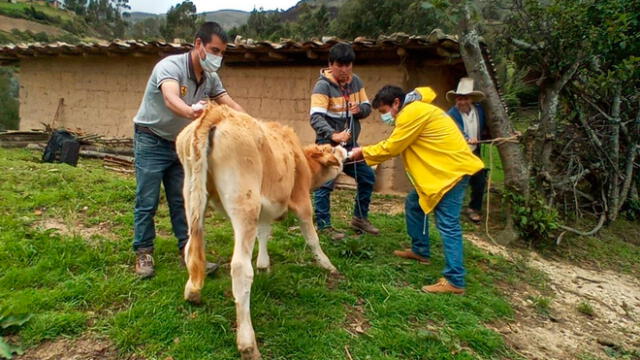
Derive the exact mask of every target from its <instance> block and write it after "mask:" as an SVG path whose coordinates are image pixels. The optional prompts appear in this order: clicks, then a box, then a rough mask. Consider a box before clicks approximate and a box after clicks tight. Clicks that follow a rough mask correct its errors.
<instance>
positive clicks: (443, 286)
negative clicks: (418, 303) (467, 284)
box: [422, 278, 464, 295]
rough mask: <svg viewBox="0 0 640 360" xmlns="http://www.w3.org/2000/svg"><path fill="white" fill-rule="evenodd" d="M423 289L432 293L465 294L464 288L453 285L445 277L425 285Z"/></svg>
mask: <svg viewBox="0 0 640 360" xmlns="http://www.w3.org/2000/svg"><path fill="white" fill-rule="evenodd" d="M422 291H424V292H426V293H431V294H440V293H442V294H456V295H463V294H464V289H463V288H459V287H456V286H453V285H451V283H449V281H447V279H445V278H440V279H439V280H438V282H437V283H435V284H433V285H425V286H423V287H422Z"/></svg>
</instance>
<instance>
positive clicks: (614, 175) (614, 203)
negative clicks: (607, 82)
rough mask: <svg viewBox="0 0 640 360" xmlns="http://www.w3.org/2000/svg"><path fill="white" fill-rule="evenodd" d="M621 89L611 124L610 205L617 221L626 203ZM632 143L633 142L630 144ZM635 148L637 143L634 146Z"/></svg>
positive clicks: (612, 112) (616, 94) (617, 95)
mask: <svg viewBox="0 0 640 360" xmlns="http://www.w3.org/2000/svg"><path fill="white" fill-rule="evenodd" d="M621 91H622V90H621V89H620V87H618V88H617V89H616V92H615V95H614V97H613V106H612V109H611V125H612V134H611V142H610V144H611V145H610V147H609V151H610V154H611V160H612V161H613V164H614V165H615V166H614V167H613V168H612V169H611V170H610V171H609V199H610V201H611V204H610V205H609V221H615V219H616V218H617V217H618V212H619V211H620V208H621V207H622V204H623V203H624V200H625V199H623V198H621V197H620V185H621V184H620V122H621V119H620V105H621V101H622V99H621ZM629 145H632V144H629ZM633 148H634V150H635V145H634V146H633ZM631 164H632V165H631V169H632V170H633V163H631Z"/></svg>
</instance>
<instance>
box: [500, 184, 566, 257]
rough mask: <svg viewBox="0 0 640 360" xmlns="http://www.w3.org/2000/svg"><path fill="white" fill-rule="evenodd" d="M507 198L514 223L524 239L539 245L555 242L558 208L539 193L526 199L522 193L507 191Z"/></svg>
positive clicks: (544, 245) (557, 226)
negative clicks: (550, 205)
mask: <svg viewBox="0 0 640 360" xmlns="http://www.w3.org/2000/svg"><path fill="white" fill-rule="evenodd" d="M505 199H506V200H507V201H508V202H509V203H510V204H511V208H512V211H513V213H512V216H513V220H514V224H515V226H516V229H517V230H518V233H519V235H520V237H521V238H522V239H526V240H527V241H528V242H529V244H530V245H534V246H537V247H546V246H548V245H550V244H552V243H553V239H554V233H555V231H556V230H557V229H558V228H559V223H558V211H557V210H556V209H554V208H551V207H549V206H547V204H546V203H545V202H544V200H543V199H542V198H541V196H539V195H537V194H534V195H531V196H530V197H529V199H525V198H524V196H522V195H521V194H516V193H513V192H505Z"/></svg>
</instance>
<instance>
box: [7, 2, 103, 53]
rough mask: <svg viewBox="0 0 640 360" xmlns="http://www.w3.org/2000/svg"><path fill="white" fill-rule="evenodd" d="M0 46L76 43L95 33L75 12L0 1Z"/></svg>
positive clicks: (45, 6)
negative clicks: (23, 43) (53, 42)
mask: <svg viewBox="0 0 640 360" xmlns="http://www.w3.org/2000/svg"><path fill="white" fill-rule="evenodd" d="M0 16H1V18H0V44H2V43H16V42H33V41H40V42H50V41H58V40H60V41H66V42H77V41H79V40H80V38H81V37H87V36H94V34H95V31H93V29H91V28H90V27H89V26H88V25H87V23H86V22H85V21H84V20H83V19H82V18H81V17H79V16H77V15H76V14H75V13H73V12H71V11H66V10H63V9H58V8H54V7H51V6H49V5H44V4H41V3H24V2H19V3H15V4H12V3H8V2H0Z"/></svg>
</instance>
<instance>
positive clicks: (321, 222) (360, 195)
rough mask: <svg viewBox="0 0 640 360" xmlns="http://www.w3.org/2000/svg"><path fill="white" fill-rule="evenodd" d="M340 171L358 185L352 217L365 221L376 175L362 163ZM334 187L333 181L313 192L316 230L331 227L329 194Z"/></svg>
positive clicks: (345, 167) (351, 164)
mask: <svg viewBox="0 0 640 360" xmlns="http://www.w3.org/2000/svg"><path fill="white" fill-rule="evenodd" d="M342 171H343V172H344V173H345V174H347V175H349V176H351V177H352V178H354V179H355V180H356V183H357V184H358V192H357V194H356V198H355V204H354V207H353V216H355V217H358V218H361V219H366V218H367V217H368V216H369V203H370V202H371V194H372V193H373V184H375V182H376V174H375V173H374V172H373V169H371V167H369V165H367V164H366V163H365V162H364V161H358V162H355V163H348V164H345V165H344V169H343V170H342ZM334 187H335V180H331V181H329V182H326V183H324V184H323V185H322V186H320V187H319V188H318V189H316V190H315V191H314V192H313V205H314V208H315V211H316V224H317V227H318V229H322V228H325V227H328V226H331V192H332V191H333V189H334Z"/></svg>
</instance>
